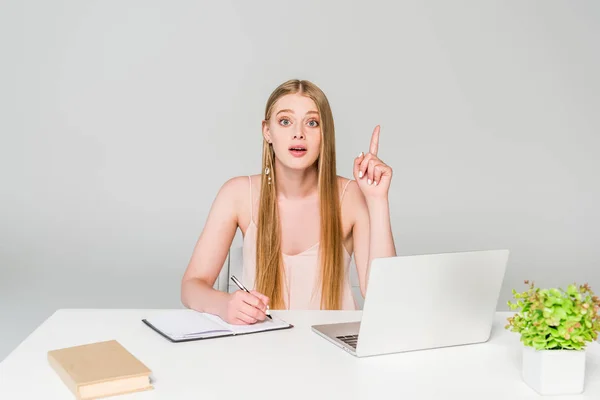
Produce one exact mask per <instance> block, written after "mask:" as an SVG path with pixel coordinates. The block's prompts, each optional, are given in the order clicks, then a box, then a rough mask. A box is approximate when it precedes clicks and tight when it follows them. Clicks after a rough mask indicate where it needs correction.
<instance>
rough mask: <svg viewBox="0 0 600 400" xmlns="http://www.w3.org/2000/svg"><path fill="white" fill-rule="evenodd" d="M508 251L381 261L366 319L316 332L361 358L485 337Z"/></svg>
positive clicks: (368, 296) (368, 295)
mask: <svg viewBox="0 0 600 400" xmlns="http://www.w3.org/2000/svg"><path fill="white" fill-rule="evenodd" d="M508 255H509V251H508V250H485V251H472V252H457V253H444V254H430V255H415V256H399V257H387V258H379V259H374V260H373V261H372V262H371V271H370V277H369V281H368V282H369V283H368V288H367V293H366V296H365V302H364V306H363V311H362V318H361V320H360V321H357V322H348V323H335V324H323V325H313V326H312V330H313V331H314V332H316V333H317V334H319V335H321V336H322V337H324V338H326V339H327V340H329V341H331V342H332V343H334V344H336V345H337V346H339V347H341V348H343V349H344V350H346V351H347V352H349V353H350V354H353V355H355V356H357V357H366V356H374V355H380V354H389V353H399V352H405V351H413V350H424V349H433V348H438V347H446V346H456V345H465V344H474V343H482V342H486V341H487V340H488V339H489V337H490V334H491V330H492V322H493V319H494V315H495V312H496V306H497V303H498V299H499V295H500V288H501V286H502V282H503V280H504V273H505V271H506V264H507V262H508Z"/></svg>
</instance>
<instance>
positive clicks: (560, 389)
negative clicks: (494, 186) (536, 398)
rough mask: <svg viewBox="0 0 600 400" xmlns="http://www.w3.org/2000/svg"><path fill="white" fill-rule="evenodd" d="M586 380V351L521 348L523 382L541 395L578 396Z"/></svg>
mask: <svg viewBox="0 0 600 400" xmlns="http://www.w3.org/2000/svg"><path fill="white" fill-rule="evenodd" d="M584 378H585V350H536V349H534V348H533V347H530V346H524V347H523V380H524V381H525V383H526V384H527V385H529V386H530V387H531V388H532V389H533V390H535V391H536V392H538V393H539V394H541V395H565V394H579V393H582V392H583V384H584Z"/></svg>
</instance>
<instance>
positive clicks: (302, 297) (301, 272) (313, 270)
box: [242, 177, 357, 310]
mask: <svg viewBox="0 0 600 400" xmlns="http://www.w3.org/2000/svg"><path fill="white" fill-rule="evenodd" d="M248 179H249V181H250V224H249V225H248V229H247V230H246V234H245V235H244V244H243V273H242V283H243V284H244V285H245V286H246V287H248V288H253V289H255V277H256V236H257V226H256V224H255V223H254V218H253V217H252V204H254V202H253V199H252V181H251V178H250V177H248ZM348 183H350V181H348V182H347V183H346V185H345V186H344V190H343V191H342V195H341V200H340V202H341V201H342V200H343V199H344V194H345V193H346V188H347V187H348ZM342 247H343V254H344V268H345V274H344V276H345V278H344V283H343V292H342V305H341V309H342V310H356V309H357V307H356V302H355V300H354V297H353V295H352V287H351V285H350V270H349V267H350V260H351V258H352V257H351V255H350V254H348V251H347V250H346V248H345V246H342ZM318 257H319V243H316V244H315V245H313V246H312V247H310V248H308V249H306V250H304V251H303V252H301V253H299V254H295V255H287V254H283V267H284V271H285V284H284V287H283V299H284V302H285V307H286V309H289V310H319V309H320V308H321V290H320V282H319V280H320V268H319V265H318Z"/></svg>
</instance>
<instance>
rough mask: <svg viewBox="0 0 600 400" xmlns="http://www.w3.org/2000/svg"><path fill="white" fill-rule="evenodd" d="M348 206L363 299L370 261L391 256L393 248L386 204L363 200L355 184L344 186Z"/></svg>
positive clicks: (384, 202)
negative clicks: (351, 217) (350, 211)
mask: <svg viewBox="0 0 600 400" xmlns="http://www.w3.org/2000/svg"><path fill="white" fill-rule="evenodd" d="M347 196H348V200H350V201H349V203H350V204H349V206H350V207H351V208H352V214H353V215H354V216H355V217H354V224H353V228H352V238H353V239H352V240H353V248H354V261H355V263H356V269H357V271H358V280H359V284H360V292H361V294H362V296H363V297H364V296H365V294H366V293H367V283H368V277H369V271H370V267H371V261H372V260H373V259H375V258H380V257H393V256H395V255H396V247H395V245H394V238H393V236H392V228H391V222H390V212H389V203H388V201H387V198H386V199H380V200H370V201H369V200H367V199H365V197H364V196H363V194H362V192H361V191H360V189H359V188H358V185H357V184H356V183H355V182H352V183H351V184H350V185H349V187H348V194H347Z"/></svg>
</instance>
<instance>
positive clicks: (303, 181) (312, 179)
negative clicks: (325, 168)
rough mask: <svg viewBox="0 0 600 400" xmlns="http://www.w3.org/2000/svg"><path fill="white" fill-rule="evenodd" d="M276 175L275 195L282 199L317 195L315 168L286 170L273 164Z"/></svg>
mask: <svg viewBox="0 0 600 400" xmlns="http://www.w3.org/2000/svg"><path fill="white" fill-rule="evenodd" d="M275 168H276V175H277V182H275V184H276V185H277V195H278V197H279V198H283V199H288V200H289V199H300V198H306V197H309V196H311V195H313V194H316V193H317V187H318V182H319V180H318V176H317V174H318V172H317V167H316V166H314V167H311V168H307V169H304V170H296V169H290V168H286V167H284V166H282V165H280V164H278V163H277V162H276V163H275Z"/></svg>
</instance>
